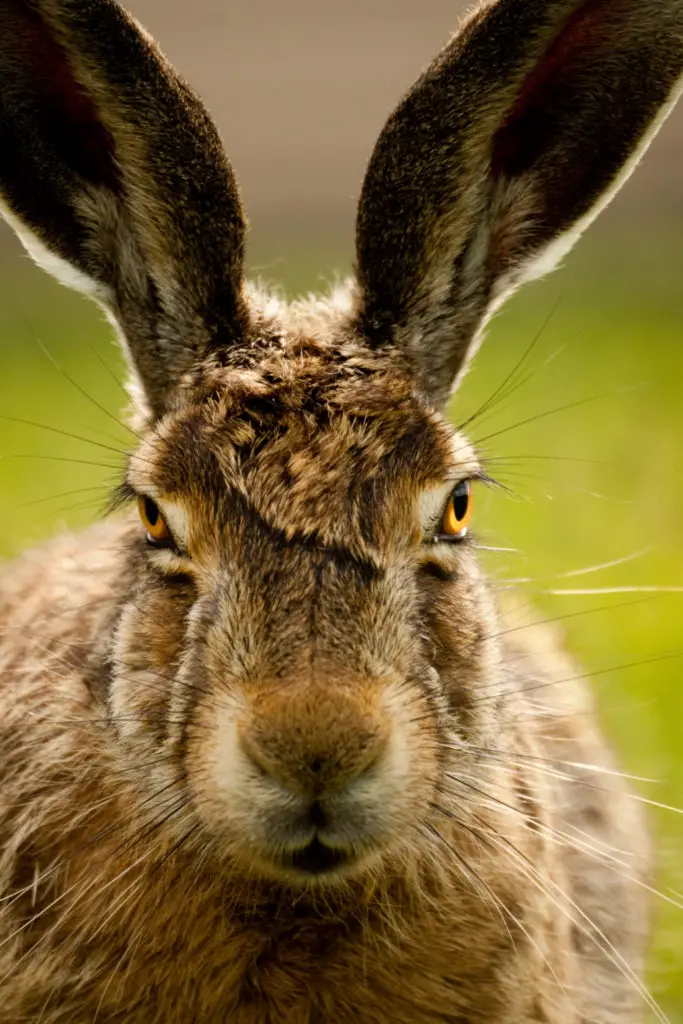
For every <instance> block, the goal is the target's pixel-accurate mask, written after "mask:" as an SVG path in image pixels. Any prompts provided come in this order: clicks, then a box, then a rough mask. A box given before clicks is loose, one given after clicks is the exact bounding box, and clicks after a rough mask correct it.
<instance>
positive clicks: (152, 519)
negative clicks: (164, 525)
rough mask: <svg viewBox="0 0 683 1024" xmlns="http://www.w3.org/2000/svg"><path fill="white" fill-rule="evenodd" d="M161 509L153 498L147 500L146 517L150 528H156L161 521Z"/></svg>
mask: <svg viewBox="0 0 683 1024" xmlns="http://www.w3.org/2000/svg"><path fill="white" fill-rule="evenodd" d="M159 515H160V513H159V509H158V507H157V505H155V504H154V502H153V501H152V499H151V498H145V516H146V517H147V522H148V523H149V525H150V526H156V525H157V523H158V521H159Z"/></svg>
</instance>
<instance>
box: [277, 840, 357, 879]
mask: <svg viewBox="0 0 683 1024" xmlns="http://www.w3.org/2000/svg"><path fill="white" fill-rule="evenodd" d="M350 859H351V858H350V856H349V854H348V853H347V852H346V850H339V849H334V848H333V847H331V846H326V845H325V843H323V842H321V841H320V839H318V837H317V836H316V837H315V838H314V839H312V840H311V841H310V843H308V844H307V845H306V846H304V847H302V848H301V849H299V850H293V851H291V852H290V853H287V854H285V856H284V858H283V861H282V863H283V865H284V866H285V867H287V868H289V869H290V870H292V869H293V870H294V871H296V872H297V873H298V874H301V875H309V876H313V877H319V876H320V875H326V874H330V873H332V872H333V871H336V870H338V869H339V868H341V867H344V866H345V865H346V864H348V863H349V861H350Z"/></svg>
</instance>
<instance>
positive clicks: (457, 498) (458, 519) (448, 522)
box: [437, 480, 472, 540]
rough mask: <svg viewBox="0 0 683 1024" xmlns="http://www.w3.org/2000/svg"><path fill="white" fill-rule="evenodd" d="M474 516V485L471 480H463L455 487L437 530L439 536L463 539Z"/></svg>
mask: <svg viewBox="0 0 683 1024" xmlns="http://www.w3.org/2000/svg"><path fill="white" fill-rule="evenodd" d="M471 518H472V486H471V484H470V481H469V480H462V481H461V482H460V483H459V484H458V485H457V487H455V488H454V490H453V492H452V494H451V496H450V498H449V499H448V504H447V505H446V509H445V511H444V514H443V517H442V519H441V524H440V526H439V529H438V530H437V536H440V537H447V538H452V539H453V540H462V539H463V538H464V537H465V536H466V535H467V527H468V526H469V522H470V519H471Z"/></svg>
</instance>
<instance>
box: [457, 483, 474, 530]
mask: <svg viewBox="0 0 683 1024" xmlns="http://www.w3.org/2000/svg"><path fill="white" fill-rule="evenodd" d="M469 507H470V492H469V488H468V487H467V485H466V484H460V485H459V486H458V487H456V489H455V491H454V492H453V511H454V513H455V518H456V519H457V521H458V522H459V523H460V522H462V520H463V519H465V517H466V516H467V512H468V510H469Z"/></svg>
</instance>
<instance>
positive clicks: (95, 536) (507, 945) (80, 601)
mask: <svg viewBox="0 0 683 1024" xmlns="http://www.w3.org/2000/svg"><path fill="white" fill-rule="evenodd" d="M682 74H683V0H656V2H655V0H650V2H648V0H498V2H490V3H482V4H480V5H479V7H478V8H477V9H476V10H475V11H474V12H473V14H472V15H471V16H470V17H469V18H468V19H467V20H466V21H465V22H464V24H463V26H462V27H461V29H460V31H459V32H458V34H457V35H456V36H455V37H454V39H453V40H452V42H451V43H450V44H449V45H448V46H447V47H446V49H445V50H444V51H443V52H442V53H441V55H440V56H439V57H438V58H437V59H436V61H435V62H434V63H433V64H432V65H431V66H430V67H429V68H428V69H427V71H426V72H425V73H424V75H423V76H422V77H421V79H420V80H419V81H418V82H417V83H416V85H415V86H414V87H413V89H412V90H411V92H410V93H409V94H408V95H407V97H406V98H405V99H404V100H403V102H402V103H401V104H400V106H399V107H398V108H397V110H396V112H395V113H394V114H393V115H392V117H391V118H390V119H389V121H388V123H387V125H386V127H385V129H384V131H383V132H382V135H381V136H380V139H379V141H378V143H377V146H376V149H375V152H374V154H373V157H372V159H371V162H370V166H369V169H368V172H367V176H366V179H365V183H364V185H363V190H362V195H361V200H360V206H359V214H358V224H357V266H356V274H355V278H354V280H353V281H352V282H351V283H350V284H349V286H348V288H347V289H345V290H343V291H339V292H338V293H335V294H334V295H332V296H331V297H330V298H329V299H321V300H315V301H311V302H302V303H295V304H292V305H290V306H285V305H284V304H283V303H280V302H279V301H278V300H276V299H273V298H272V297H270V296H267V295H264V294H261V293H259V292H258V291H257V290H255V289H253V288H252V287H251V286H249V285H248V284H247V283H245V281H244V280H243V243H244V217H243V214H242V211H241V207H240V202H239V196H238V192H237V187H236V184H235V180H234V177H233V174H232V171H231V169H230V167H229V164H228V162H227V160H226V158H225V156H224V154H223V150H222V147H221V145H220V143H219V140H218V138H217V135H216V132H215V129H214V128H213V126H212V124H211V121H210V120H209V117H208V115H207V113H206V112H205V110H204V108H203V106H202V105H201V104H200V102H199V101H198V100H197V98H196V97H195V96H194V95H193V94H192V93H191V92H190V90H189V89H188V87H187V86H186V85H185V83H184V82H182V80H181V79H180V78H179V77H178V76H177V75H176V73H175V72H174V71H173V70H172V69H171V68H170V67H169V66H168V64H167V63H166V61H165V60H164V58H163V57H162V56H161V55H160V53H159V52H158V50H157V49H156V47H155V45H154V44H153V43H152V41H151V40H150V39H149V37H148V36H147V35H146V34H145V33H144V31H143V30H141V29H140V28H139V26H137V25H136V23H135V22H134V21H133V19H132V18H130V17H129V16H128V15H127V14H126V13H125V12H124V11H123V10H122V9H121V8H120V7H119V5H118V4H117V3H116V2H114V0H0V195H1V196H2V202H3V209H4V212H5V213H6V216H7V218H8V220H9V221H10V222H11V223H12V224H13V225H14V226H15V227H16V228H17V230H18V232H19V234H20V235H21V237H22V239H23V240H24V241H25V243H26V245H27V247H28V248H29V250H30V251H31V253H32V254H33V255H34V256H35V257H36V259H37V260H38V261H39V262H41V263H42V264H44V265H45V266H46V267H47V268H48V269H50V270H51V271H53V272H54V273H56V274H57V275H58V276H59V277H61V278H62V279H63V280H65V281H66V282H67V283H69V284H72V285H74V286H75V287H77V288H80V289H82V290H84V291H86V292H88V293H89V294H91V295H92V296H93V297H94V298H96V299H97V301H98V302H100V303H101V304H102V305H103V306H104V307H105V308H106V310H107V311H108V314H109V315H110V317H111V318H112V320H113V321H114V323H115V324H116V326H117V328H118V331H119V333H120V335H121V338H122V342H123V345H124V348H125V351H126V354H127V356H128V359H129V364H130V371H131V379H132V384H131V389H132V394H133V398H134V401H135V403H136V406H137V408H138V415H137V418H136V420H135V425H136V429H137V431H138V434H139V439H140V443H139V446H138V447H137V448H136V449H135V450H134V451H133V452H132V453H131V455H130V458H129V461H128V465H127V471H126V477H125V480H124V481H123V482H122V484H121V486H120V488H119V490H118V492H117V502H118V503H119V504H121V505H122V506H127V505H128V504H129V503H135V502H138V503H139V504H140V505H141V510H142V515H143V521H144V523H145V526H146V528H147V536H146V533H145V527H143V526H142V525H141V524H140V522H139V521H138V517H137V515H136V514H135V513H134V512H132V513H126V514H125V515H124V516H122V517H121V518H120V519H118V520H115V521H114V522H112V523H110V524H108V525H107V526H106V527H101V528H98V531H95V532H91V533H90V534H85V535H84V536H83V537H82V538H79V539H74V540H66V539H65V540H60V541H59V542H57V543H56V545H55V546H54V547H53V549H52V551H51V552H50V551H49V549H48V553H47V554H46V553H45V552H44V551H43V552H38V553H33V554H32V555H30V556H27V557H26V559H25V560H24V561H23V562H21V563H19V564H17V565H15V566H13V567H10V568H9V569H8V570H7V571H6V572H5V573H4V575H3V576H2V577H0V620H1V621H2V623H3V632H2V634H1V635H0V676H1V677H2V680H3V682H2V690H1V691H0V707H2V708H3V709H4V711H5V715H4V717H5V721H6V724H5V725H3V726H2V727H1V728H2V730H3V731H2V733H1V734H0V739H1V741H2V744H3V749H5V748H6V749H7V751H8V755H7V757H6V758H5V760H4V765H3V772H4V787H3V789H4V796H3V797H2V799H1V800H0V823H1V828H2V834H3V836H4V837H8V838H5V839H3V842H4V843H5V847H4V849H2V850H0V889H4V890H5V893H4V895H5V897H6V898H5V899H4V901H3V902H0V995H1V996H2V999H0V1004H2V1005H4V1006H8V1007H10V1010H9V1011H7V1012H8V1013H9V1016H7V1017H4V1018H3V1017H2V1012H3V1011H2V1010H0V1020H8V1021H10V1020H12V1021H15V1020H19V1019H26V1020H34V1019H36V1020H37V1019H41V1020H43V1021H47V1022H57V1021H62V1020H64V1021H69V1022H72V1024H80V1022H81V1021H86V1020H88V1021H90V1020H93V1019H95V1018H96V1017H97V1015H98V1014H100V1015H101V1018H102V1019H103V1020H105V1019H106V1020H111V1021H115V1020H121V1021H123V1020H125V1021H129V1022H137V1021H139V1022H141V1024H142V1022H143V1021H144V1022H145V1024H150V1022H155V1021H159V1022H161V1021H163V1022H165V1024H172V1022H175V1021H177V1022H181V1021H182V1022H189V1021H190V1020H192V1021H195V1020H201V1021H207V1022H208V1021H216V1020H228V1019H229V1020H230V1021H231V1024H232V1022H234V1024H256V1022H260V1024H262V1022H265V1021H283V1020H287V1021H288V1022H289V1021H291V1022H293V1024H298V1022H301V1024H304V1022H318V1024H319V1022H328V1021H329V1022H332V1021H337V1020H349V1021H350V1020H354V1021H359V1022H363V1024H365V1022H367V1024H371V1022H380V1021H386V1020H392V1021H393V1022H397V1024H400V1022H405V1024H408V1022H416V1021H423V1020H424V1021H431V1020H442V1021H451V1022H456V1024H457V1022H459V1024H467V1022H472V1024H474V1022H482V1024H483V1022H485V1021H486V1022H489V1024H491V1022H493V1021H495V1022H497V1024H506V1022H509V1024H522V1022H524V1024H528V1022H531V1021H537V1022H543V1021H545V1022H557V1024H580V1022H583V1021H588V1020H596V1019H600V1020H601V1021H604V1022H606V1024H607V1022H610V1024H611V1022H617V1021H619V1022H620V1024H623V1022H625V1021H627V1020H636V1019H637V1017H638V1012H639V1009H638V1008H639V1006H640V1001H641V997H642V996H643V991H642V987H641V984H640V982H639V981H638V972H639V970H640V962H641V958H642V951H643V938H644V932H645V931H646V925H645V923H644V918H645V914H644V911H643V908H642V905H641V902H640V900H639V896H638V890H637V886H636V885H634V886H633V887H629V886H628V885H627V883H626V882H625V881H624V880H623V879H617V880H616V881H615V879H614V878H613V877H612V876H610V875H609V874H607V877H605V875H606V872H605V871H602V872H601V871H600V870H599V867H596V864H595V862H594V861H591V859H590V857H589V856H588V855H587V854H586V851H585V850H583V851H582V850H581V848H580V846H577V845H576V844H574V845H569V846H568V847H567V849H564V848H562V849H561V850H559V851H558V849H557V839H558V837H559V836H562V835H563V834H564V835H567V830H574V831H575V832H576V833H577V834H578V833H579V832H581V833H583V834H584V835H589V836H602V835H604V836H605V837H606V838H608V839H609V841H610V843H611V844H612V845H615V846H618V847H619V848H620V849H623V850H625V851H628V852H626V853H624V856H626V857H628V858H630V859H631V861H632V871H633V874H634V877H635V876H638V877H640V875H641V873H642V872H643V871H644V870H645V868H644V862H643V856H644V853H643V844H642V842H641V840H640V839H639V838H638V832H639V831H640V830H641V823H640V821H639V819H638V818H637V816H634V812H633V810H632V809H631V807H630V805H629V804H628V802H627V800H626V798H625V796H624V795H623V791H622V789H621V784H620V783H619V782H618V781H616V779H613V778H612V777H611V776H607V779H608V782H607V784H606V789H605V790H601V791H600V793H596V791H594V790H593V789H591V788H590V786H588V785H586V777H585V775H583V774H582V773H581V771H580V770H574V773H573V774H572V775H571V777H568V781H566V782H564V783H562V782H560V781H558V780H557V779H553V778H552V775H550V776H544V775H542V774H539V773H538V772H536V773H535V772H534V771H533V768H532V766H533V764H534V759H537V758H542V757H555V758H565V759H566V758H568V757H570V758H571V761H572V763H573V764H574V766H575V769H577V765H578V763H579V762H581V761H586V762H591V763H596V764H597V763H609V757H608V755H607V754H606V753H605V751H604V749H603V747H602V744H601V741H600V740H599V737H598V736H597V734H596V733H595V731H594V730H593V728H592V726H591V725H590V718H586V717H585V712H586V709H587V704H586V698H585V696H584V695H583V693H582V691H580V690H579V689H578V688H577V687H576V685H575V684H574V683H572V682H571V677H572V675H573V672H572V670H571V667H570V666H568V665H567V664H566V662H565V660H564V658H563V656H562V655H561V654H559V653H557V652H551V651H550V650H542V651H541V652H540V653H539V651H538V650H529V651H521V650H516V651H513V650H512V649H511V648H510V647H509V646H508V645H507V644H506V643H505V642H504V640H503V636H502V631H501V629H500V627H499V625H498V620H497V613H496V610H495V609H494V607H493V603H492V599H491V597H490V595H489V591H488V589H487V586H486V583H485V581H484V579H483V577H482V573H481V571H480V570H479V568H478V565H477V560H476V555H475V551H474V548H473V546H472V545H471V543H470V538H469V535H468V530H467V523H466V520H467V514H468V512H467V505H468V501H469V500H470V499H469V490H470V487H471V485H472V483H473V482H476V481H477V480H478V479H481V478H482V477H483V476H485V473H484V470H483V468H482V467H481V465H480V463H479V460H478V457H477V453H476V451H475V450H474V449H473V447H472V445H471V444H470V443H469V442H468V440H467V439H466V438H465V437H464V436H462V435H460V434H459V433H457V432H455V431H454V430H453V428H452V427H451V426H450V424H449V422H448V420H447V419H446V417H445V416H444V414H443V408H444V404H445V402H446V399H447V398H448V396H449V394H450V393H451V390H452V388H453V387H454V385H455V383H456V382H457V380H458V379H459V378H460V376H461V375H462V373H463V371H464V369H465V367H466V365H467V361H468V359H469V358H470V356H471V355H472V353H473V351H474V349H475V348H476V345H477V343H478V339H479V337H480V335H481V332H482V330H483V327H484V325H485V323H486V321H487V318H488V317H489V316H490V315H491V313H492V312H493V310H494V309H495V308H496V307H497V306H498V305H499V304H500V302H501V301H502V299H503V298H504V297H505V296H506V295H507V294H508V293H509V292H510V290H511V289H512V288H513V287H515V286H516V285H517V284H519V283H520V282H522V281H523V280H525V279H527V278H529V277H531V276H533V275H536V274H538V273H540V272H542V271H544V270H546V269H549V268H550V266H551V265H553V264H554V263H555V262H556V260H557V259H558V258H559V257H560V256H561V255H562V254H563V253H564V252H566V251H567V249H568V248H569V246H570V245H571V243H572V242H573V241H574V240H575V239H576V238H577V237H578V235H579V234H580V232H581V231H582V230H583V228H584V227H585V226H586V225H587V224H588V223H589V222H590V220H592V218H593V217H594V216H595V215H596V213H597V212H598V211H599V209H600V208H602V206H604V205H605V203H606V202H607V201H608V200H609V198H610V197H611V196H612V195H613V194H614V192H615V191H616V189H617V188H618V186H619V185H620V184H621V183H622V181H623V180H624V179H625V177H626V175H627V173H628V172H629V171H630V170H631V169H632V168H633V166H635V163H636V161H637V159H638V157H639V156H640V155H641V154H642V152H643V151H644V149H645V147H646V146H647V144H648V142H649V141H650V139H651V138H652V137H653V135H654V133H655V131H656V129H657V127H658V126H659V125H660V124H661V123H662V121H663V118H664V116H665V115H666V113H667V112H668V110H669V109H670V108H671V106H672V104H673V102H674V101H675V99H676V97H677V95H678V92H679V91H680V87H681V85H680V83H681V75H682ZM454 522H456V525H459V527H460V528H458V529H455V528H454V526H453V524H454ZM36 624H40V626H41V640H40V642H38V641H37V639H36V634H35V632H32V626H35V625H36ZM46 630H47V632H48V636H49V642H48V643H47V645H45V631H46ZM538 643H540V644H541V645H542V644H543V641H542V640H539V641H538ZM539 679H541V680H544V682H541V683H539V682H538V680H539ZM558 680H560V681H562V686H558V687H557V691H558V692H559V697H549V702H550V704H547V705H545V707H544V709H541V710H539V708H538V706H537V705H536V704H534V703H533V702H532V701H530V700H529V699H528V697H527V691H528V690H529V689H530V688H531V689H533V687H534V684H535V685H536V686H538V685H547V684H548V683H550V682H557V681H558ZM529 681H531V685H530V683H529ZM555 692H556V688H553V694H555ZM553 702H555V704H556V706H553ZM579 712H580V714H579ZM577 716H578V717H577ZM577 721H578V722H580V725H577ZM587 723H588V724H587ZM577 751H578V754H577ZM508 755H509V756H508ZM513 755H514V756H513ZM3 801H4V802H3ZM131 893H132V894H133V896H132V897H131V895H130V894H131ZM605 893H609V896H610V898H609V900H608V902H609V907H607V906H606V905H605V899H604V895H605ZM27 894H31V899H29V896H28V895H27ZM72 894H75V895H72ZM31 900H32V904H31ZM36 907H37V908H38V909H37V910H36ZM3 958H4V959H3ZM93 1014H94V1017H93Z"/></svg>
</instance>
